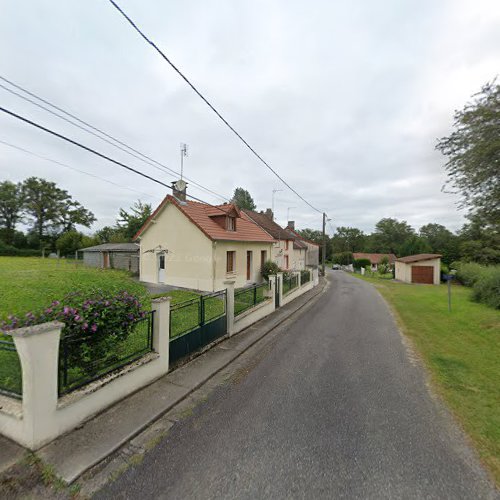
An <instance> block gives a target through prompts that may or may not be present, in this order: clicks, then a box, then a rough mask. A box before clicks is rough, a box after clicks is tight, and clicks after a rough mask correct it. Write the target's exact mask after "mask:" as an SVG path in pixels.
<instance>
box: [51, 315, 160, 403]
mask: <svg viewBox="0 0 500 500" xmlns="http://www.w3.org/2000/svg"><path fill="white" fill-rule="evenodd" d="M153 327H154V311H150V312H148V313H147V314H146V316H145V317H144V318H141V319H139V320H137V321H136V322H135V323H134V324H133V325H132V327H131V328H130V331H128V332H127V333H126V334H124V332H119V333H115V332H105V333H104V332H103V333H101V334H98V335H96V334H93V335H86V336H80V335H78V336H71V335H63V336H62V337H61V344H60V348H59V395H63V394H67V393H68V392H71V391H74V390H76V389H79V388H80V387H82V386H84V385H86V384H89V383H90V382H93V381H95V380H97V379H99V378H101V377H103V376H104V375H107V374H108V373H110V372H112V371H114V370H117V369H118V368H122V367H123V366H125V365H127V364H129V363H132V362H133V361H136V360H137V359H139V358H141V357H142V356H144V355H145V354H147V353H148V352H151V351H153Z"/></svg>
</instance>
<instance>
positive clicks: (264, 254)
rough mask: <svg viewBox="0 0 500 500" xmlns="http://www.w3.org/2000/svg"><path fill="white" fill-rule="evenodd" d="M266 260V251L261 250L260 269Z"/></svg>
mask: <svg viewBox="0 0 500 500" xmlns="http://www.w3.org/2000/svg"><path fill="white" fill-rule="evenodd" d="M266 260H267V251H266V250H261V251H260V268H261V269H262V268H263V267H264V264H265V262H266Z"/></svg>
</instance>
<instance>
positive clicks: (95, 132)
mask: <svg viewBox="0 0 500 500" xmlns="http://www.w3.org/2000/svg"><path fill="white" fill-rule="evenodd" d="M0 79H1V80H3V81H4V82H6V83H8V84H9V85H12V86H13V87H15V88H17V89H18V90H21V91H22V92H24V93H26V94H28V95H30V96H31V97H33V98H35V99H38V100H39V101H41V102H43V103H45V104H47V105H48V106H50V107H52V108H54V109H56V110H57V111H60V113H63V114H64V115H66V116H69V117H71V118H72V119H73V120H76V122H78V123H75V122H74V121H72V120H70V119H68V118H66V117H65V116H63V115H61V114H59V113H56V112H55V111H53V110H51V109H49V108H47V107H45V106H43V105H41V104H39V103H38V102H36V101H33V100H32V99H30V98H28V97H26V96H24V95H22V94H19V93H18V92H16V91H14V90H12V89H10V88H8V87H6V86H4V85H2V84H0V88H3V89H4V90H6V91H7V92H10V93H11V94H13V95H15V96H17V97H19V98H21V99H24V100H25V101H27V102H29V103H31V104H33V105H35V106H37V107H38V108H40V109H43V110H44V111H47V112H48V113H50V114H52V115H54V116H57V117H58V118H60V119H61V120H64V121H66V122H67V123H70V124H71V125H73V126H75V127H77V128H79V129H81V130H83V131H84V132H87V133H88V134H91V135H93V136H95V137H97V138H98V139H101V140H102V141H104V142H106V143H108V144H110V145H111V146H114V147H116V148H118V149H120V150H121V151H123V152H125V153H127V154H128V155H130V156H133V157H134V158H137V159H138V160H140V161H142V162H144V163H147V164H148V165H150V166H152V167H153V168H155V169H157V170H161V171H165V172H170V173H172V174H174V175H177V176H179V175H180V174H179V172H177V171H175V170H173V169H172V168H170V167H167V166H166V165H164V164H163V163H160V162H158V161H156V160H154V159H153V158H151V157H149V156H148V155H146V154H144V153H141V152H140V151H138V150H137V149H134V148H133V147H131V146H129V145H128V144H126V143H124V142H122V141H121V140H119V139H117V138H116V137H113V136H112V135H110V134H108V133H107V132H105V131H103V130H101V129H99V128H97V127H95V126H94V125H91V124H90V123H88V122H86V121H85V120H82V119H81V118H78V117H77V116H75V115H74V114H72V113H70V112H68V111H66V110H64V109H63V108H61V107H59V106H57V105H55V104H53V103H51V102H50V101H48V100H47V99H44V98H43V97H40V96H39V95H37V94H35V93H34V92H31V91H29V90H27V89H25V88H24V87H22V86H21V85H18V84H16V83H14V82H12V81H11V80H9V79H7V78H5V77H3V76H1V75H0ZM80 124H82V125H84V126H82V125H80ZM85 127H88V128H85ZM89 129H91V130H89ZM99 134H102V136H104V137H102V136H101V135H99ZM112 141H114V142H112ZM115 143H116V144H115ZM184 178H185V179H186V180H187V181H189V182H190V183H191V184H193V185H194V186H197V187H199V188H200V189H202V190H204V191H206V192H208V193H210V194H213V195H215V196H217V197H218V198H221V199H222V200H224V201H229V200H228V198H226V197H225V196H222V195H221V194H219V193H216V192H215V191H212V190H211V189H209V188H207V187H205V186H203V185H201V184H199V183H198V182H196V181H194V180H192V179H190V178H188V177H186V176H184Z"/></svg>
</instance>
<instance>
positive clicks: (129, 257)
mask: <svg viewBox="0 0 500 500" xmlns="http://www.w3.org/2000/svg"><path fill="white" fill-rule="evenodd" d="M78 251H79V252H83V262H84V263H85V264H86V265H87V266H90V267H100V268H102V269H125V270H126V271H130V272H131V273H133V274H139V245H138V244H137V243H103V244H102V245H96V246H93V247H88V248H82V249H81V250H78Z"/></svg>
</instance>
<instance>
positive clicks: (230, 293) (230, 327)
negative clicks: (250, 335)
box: [224, 280, 235, 336]
mask: <svg viewBox="0 0 500 500" xmlns="http://www.w3.org/2000/svg"><path fill="white" fill-rule="evenodd" d="M234 283H235V280H227V281H224V285H225V286H226V304H227V310H226V322H227V333H228V334H229V336H231V335H232V334H233V333H234Z"/></svg>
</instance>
